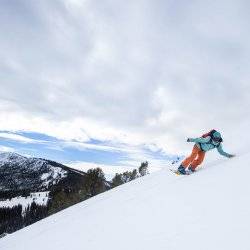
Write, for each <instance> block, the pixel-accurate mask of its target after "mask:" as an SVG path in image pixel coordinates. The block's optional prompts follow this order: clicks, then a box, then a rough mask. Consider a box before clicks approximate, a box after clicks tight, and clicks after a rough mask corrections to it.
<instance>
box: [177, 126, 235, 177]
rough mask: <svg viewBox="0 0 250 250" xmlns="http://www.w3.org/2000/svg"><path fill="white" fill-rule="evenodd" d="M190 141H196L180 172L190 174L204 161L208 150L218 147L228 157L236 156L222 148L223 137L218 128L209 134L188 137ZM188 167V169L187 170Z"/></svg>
mask: <svg viewBox="0 0 250 250" xmlns="http://www.w3.org/2000/svg"><path fill="white" fill-rule="evenodd" d="M187 141H188V142H195V145H194V147H193V151H192V153H191V155H190V156H189V157H187V158H186V159H185V160H184V161H183V162H182V163H181V165H180V166H179V168H178V171H177V173H178V174H190V173H193V172H194V171H195V169H196V168H197V167H198V166H199V165H200V164H201V163H202V162H203V160H204V157H205V154H206V152H208V151H209V150H212V149H215V148H217V150H218V152H219V153H220V154H221V155H223V156H225V157H228V158H232V157H234V155H232V154H228V153H226V152H224V151H223V149H222V145H221V144H222V142H223V140H222V137H221V134H220V133H219V132H218V131H216V130H214V129H213V130H211V131H210V132H208V133H207V134H204V135H203V136H202V137H199V138H188V139H187ZM186 169H187V171H186Z"/></svg>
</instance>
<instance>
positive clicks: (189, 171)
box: [186, 165, 195, 174]
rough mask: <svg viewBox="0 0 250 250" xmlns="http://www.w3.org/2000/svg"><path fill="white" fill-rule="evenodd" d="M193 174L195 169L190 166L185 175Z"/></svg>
mask: <svg viewBox="0 0 250 250" xmlns="http://www.w3.org/2000/svg"><path fill="white" fill-rule="evenodd" d="M194 172H195V169H194V168H193V167H192V166H191V165H190V166H189V167H188V169H187V171H186V173H187V174H192V173H194Z"/></svg>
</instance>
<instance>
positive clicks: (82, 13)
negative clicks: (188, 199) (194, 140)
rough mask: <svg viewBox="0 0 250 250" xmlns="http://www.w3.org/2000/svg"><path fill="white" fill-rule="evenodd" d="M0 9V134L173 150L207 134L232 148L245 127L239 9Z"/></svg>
mask: <svg viewBox="0 0 250 250" xmlns="http://www.w3.org/2000/svg"><path fill="white" fill-rule="evenodd" d="M0 7H1V8H0V9H1V10H2V11H1V15H0V22H1V24H2V32H1V34H0V55H1V63H0V72H1V73H0V79H1V86H2V88H1V92H0V100H1V101H0V112H1V117H0V129H1V130H10V131H34V132H40V133H44V134H47V135H51V136H55V137H57V138H58V139H62V140H67V141H70V140H77V141H80V142H88V141H89V140H90V139H97V140H101V141H111V142H112V143H114V144H115V143H117V144H118V145H119V144H120V143H125V144H128V145H131V147H133V146H138V145H145V144H147V145H150V144H151V145H156V147H157V148H160V149H162V150H163V151H164V152H167V153H170V152H171V153H173V152H174V153H183V152H186V150H187V149H189V145H188V144H185V143H184V142H185V139H186V137H189V136H199V135H200V134H202V133H203V132H205V131H206V130H209V129H211V128H218V129H219V130H222V132H223V134H224V135H225V137H226V138H228V140H230V141H234V142H235V143H236V144H237V147H240V146H241V145H242V142H241V141H239V139H238V135H237V132H236V131H237V129H238V128H239V127H240V128H241V129H243V130H247V128H248V127H249V125H250V121H249V111H248V107H249V106H250V98H249V93H250V85H249V76H250V73H249V66H250V65H249V64H250V60H249V57H250V43H249V41H250V34H249V32H248V26H249V25H248V23H249V21H250V17H249V14H248V12H247V9H248V7H249V4H248V3H246V2H245V1H237V2H236V1H220V2H214V3H212V2H211V1H202V2H197V1H188V2H187V1H179V2H178V3H177V2H174V1H170V0H167V1H132V0H129V1H120V0H118V1H113V0H104V1H97V0H91V1H90V0H85V1H77V0H74V1H73V0H71V1H53V2H51V1H42V2H41V1H39V2H35V1H34V2H31V1H23V2H22V4H21V3H20V2H19V1H11V3H10V1H1V3H0ZM10 16H11V18H9V17H10ZM20 45H21V46H22V49H20ZM225 141H226V140H225ZM106 149H108V148H106ZM109 149H110V150H112V149H111V148H109Z"/></svg>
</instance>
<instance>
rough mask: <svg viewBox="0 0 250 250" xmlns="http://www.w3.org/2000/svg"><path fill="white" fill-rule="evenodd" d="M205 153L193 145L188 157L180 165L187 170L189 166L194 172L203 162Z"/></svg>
mask: <svg viewBox="0 0 250 250" xmlns="http://www.w3.org/2000/svg"><path fill="white" fill-rule="evenodd" d="M204 157H205V152H204V151H202V150H201V149H199V148H198V146H197V145H194V147H193V150H192V153H191V155H190V156H188V157H187V158H186V159H185V160H184V161H183V162H182V163H181V165H182V166H183V167H184V168H187V167H188V166H189V165H190V166H191V168H192V169H193V170H195V169H196V168H197V167H198V166H199V165H200V164H201V163H202V162H203V160H204Z"/></svg>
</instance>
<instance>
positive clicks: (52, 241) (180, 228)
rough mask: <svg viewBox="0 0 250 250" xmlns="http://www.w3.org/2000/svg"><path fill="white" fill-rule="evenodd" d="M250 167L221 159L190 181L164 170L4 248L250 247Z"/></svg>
mask: <svg viewBox="0 0 250 250" xmlns="http://www.w3.org/2000/svg"><path fill="white" fill-rule="evenodd" d="M218 157H219V156H218ZM249 162H250V154H245V155H241V156H239V157H236V158H234V159H231V160H228V159H224V158H223V159H222V158H220V159H219V160H217V161H216V162H213V163H212V164H211V163H210V164H207V165H206V164H204V168H203V169H201V170H200V171H199V172H197V173H195V174H193V175H190V176H175V175H173V174H172V173H170V171H169V170H168V169H165V170H162V171H160V172H157V173H154V174H151V175H149V176H146V177H144V178H140V179H137V180H135V181H134V182H130V183H128V184H125V185H123V186H120V187H118V188H116V189H113V190H111V191H109V192H106V193H103V194H101V195H98V196H96V197H94V198H92V199H89V200H87V201H85V202H82V203H80V204H78V205H75V206H73V207H71V208H69V209H66V210H64V211H62V212H60V213H58V214H55V215H53V216H51V217H49V218H46V219H44V220H42V221H40V222H38V223H35V224H34V225H31V226H29V227H27V228H24V229H23V230H20V231H18V232H16V233H14V234H12V235H8V236H6V237H4V238H2V239H0V249H4V250H33V249H36V250H45V249H46V250H68V249H71V250H80V249H81V250H83V249H84V250H99V249H104V250H117V249H119V250H123V249H124V250H125V249H126V250H128V249H129V250H131V249H133V250H152V249H157V250H166V249H169V250H174V249H178V250H183V249H190V250H191V249H192V250H212V249H213V250H215V249H218V250H222V249H227V250H231V249H233V250H235V249H241V250H245V249H246V250H247V249H250V240H249V235H250V195H249V194H250V181H249V176H250V167H249ZM246 163H247V164H246Z"/></svg>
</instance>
